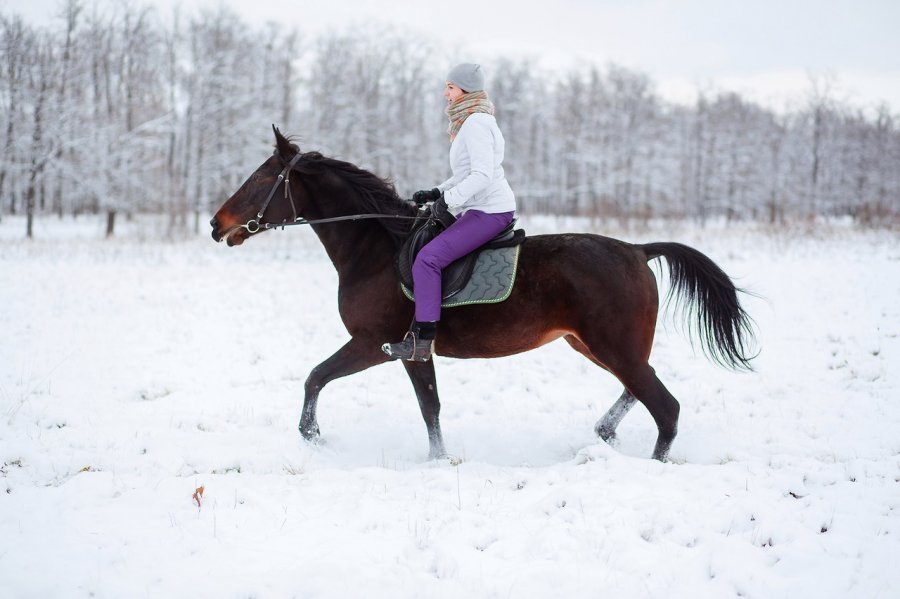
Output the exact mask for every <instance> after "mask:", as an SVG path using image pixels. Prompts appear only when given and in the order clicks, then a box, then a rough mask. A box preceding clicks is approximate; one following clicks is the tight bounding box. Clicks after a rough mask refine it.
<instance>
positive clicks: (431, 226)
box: [395, 217, 525, 299]
mask: <svg viewBox="0 0 900 599" xmlns="http://www.w3.org/2000/svg"><path fill="white" fill-rule="evenodd" d="M515 226H516V220H513V221H512V222H511V223H509V225H507V227H506V228H505V229H503V230H502V231H500V233H498V234H497V235H496V236H495V237H494V238H493V239H491V240H490V241H489V242H487V243H486V244H484V245H483V246H481V247H480V248H478V249H476V250H475V251H473V252H471V253H470V254H467V255H465V256H463V257H462V258H460V259H458V260H456V261H455V262H452V263H450V265H449V266H447V268H445V269H444V270H443V271H441V299H447V298H449V297H452V296H454V295H456V294H457V293H459V292H460V290H462V289H463V288H464V287H465V286H466V284H467V283H468V282H469V279H470V278H471V277H472V273H473V272H474V270H475V263H476V262H477V261H478V256H479V255H480V254H481V253H482V252H483V251H485V250H491V249H501V248H510V247H515V246H517V245H519V244H521V243H522V242H523V241H525V231H524V230H522V229H516V228H515ZM444 228H445V227H444V225H443V224H442V223H441V222H440V221H439V220H438V219H436V218H433V217H430V218H428V220H427V221H426V222H425V223H424V224H422V225H420V226H419V227H418V228H416V229H414V230H413V232H412V233H411V234H410V236H409V238H407V240H406V241H405V242H403V246H402V247H401V248H400V251H399V253H398V254H397V259H396V262H395V264H396V267H397V274H398V276H399V277H400V283H401V284H402V285H403V286H404V287H405V288H407V289H412V288H413V278H412V265H413V262H414V261H415V259H416V255H417V254H418V253H419V250H421V249H422V248H423V247H424V246H425V245H426V244H427V243H428V242H429V241H431V240H432V239H434V238H435V237H437V235H438V234H439V233H440V232H441V231H443V230H444Z"/></svg>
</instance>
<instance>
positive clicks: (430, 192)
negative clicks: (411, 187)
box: [412, 187, 444, 206]
mask: <svg viewBox="0 0 900 599" xmlns="http://www.w3.org/2000/svg"><path fill="white" fill-rule="evenodd" d="M442 195H444V194H443V193H442V192H441V190H440V189H438V188H437V187H435V188H434V189H422V190H419V191H417V192H416V193H414V194H413V196H412V201H413V202H415V203H416V205H418V206H421V205H422V204H427V203H428V202H433V201H435V200H437V199H438V198H440V197H441V196H442Z"/></svg>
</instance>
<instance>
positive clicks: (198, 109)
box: [0, 0, 900, 236]
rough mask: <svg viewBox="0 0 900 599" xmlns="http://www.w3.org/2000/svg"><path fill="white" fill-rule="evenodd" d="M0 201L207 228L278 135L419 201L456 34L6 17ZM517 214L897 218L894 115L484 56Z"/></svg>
mask: <svg viewBox="0 0 900 599" xmlns="http://www.w3.org/2000/svg"><path fill="white" fill-rule="evenodd" d="M0 47H2V52H0V56H2V57H0V135H2V138H0V144H2V161H0V218H2V217H3V216H4V215H12V214H25V215H27V217H28V218H27V219H26V222H27V225H26V226H27V234H28V235H29V236H30V235H31V234H32V225H33V218H34V217H35V215H40V214H56V215H59V216H60V217H63V216H65V215H76V216H78V215H82V214H89V215H100V216H101V217H102V218H104V219H105V221H106V231H107V234H108V235H112V234H113V233H114V231H115V227H116V222H117V218H120V217H121V216H122V215H126V216H128V215H132V214H138V213H156V214H165V215H167V217H168V222H169V228H170V230H171V231H172V232H173V233H176V232H179V231H190V230H196V229H199V228H200V223H201V222H202V221H204V220H205V219H206V218H208V214H209V213H210V212H211V211H212V210H214V209H215V208H216V207H217V206H218V205H219V204H220V203H221V202H222V201H223V200H224V199H226V198H227V197H228V196H229V195H230V194H231V193H232V192H233V191H234V190H236V189H237V187H238V186H239V185H240V183H241V182H242V180H243V179H244V178H245V177H246V176H247V175H248V174H249V173H250V172H251V171H252V170H253V169H255V167H256V166H257V165H258V164H259V163H260V162H262V160H264V159H265V157H266V156H267V154H268V152H269V151H271V144H272V135H271V130H270V124H272V123H275V124H277V125H279V127H280V128H281V129H282V131H284V132H286V133H291V134H295V135H296V136H297V141H298V143H299V144H300V145H301V148H303V149H305V150H312V149H316V150H319V151H322V152H323V153H325V154H328V155H331V156H335V157H339V158H342V159H345V160H349V161H351V162H354V163H356V164H359V165H360V166H362V167H364V168H367V169H369V170H372V171H373V172H375V173H377V174H379V175H381V176H384V177H389V178H391V179H393V180H394V182H395V184H396V186H397V189H398V191H399V193H400V194H401V195H403V196H406V197H408V196H409V194H411V192H412V191H413V190H415V189H419V188H428V187H431V186H433V185H435V184H436V183H437V182H439V181H441V180H443V179H444V178H446V176H447V175H448V168H449V167H448V163H447V153H446V152H447V143H448V138H447V134H446V117H445V116H444V114H443V106H444V101H443V98H442V97H441V90H442V87H443V76H444V73H445V71H446V69H447V68H448V67H449V66H451V65H452V64H453V63H454V62H455V59H454V56H453V54H452V53H450V52H448V50H447V49H446V48H441V47H438V46H435V45H434V44H433V43H431V42H429V41H427V40H425V39H422V38H417V37H416V36H415V35H410V34H409V32H403V31H398V30H396V29H390V28H379V29H378V30H375V31H373V30H372V28H366V30H365V31H363V30H361V29H349V30H346V31H343V32H331V33H327V34H322V35H319V36H316V37H309V36H305V35H303V34H302V33H301V32H299V31H297V30H291V29H285V28H284V27H283V26H281V25H276V24H270V25H265V26H251V25H249V24H248V23H246V22H244V21H242V20H241V18H240V17H239V16H237V15H236V14H235V13H234V12H232V11H231V10H230V9H228V8H227V7H225V6H223V5H220V6H219V7H218V8H216V9H212V10H205V11H201V12H199V13H197V14H196V15H188V16H186V15H183V14H180V13H179V12H178V11H177V9H176V10H175V11H174V12H172V13H171V14H165V15H164V14H160V13H159V12H157V11H156V10H155V9H154V8H153V7H152V6H151V5H149V4H147V5H143V6H141V5H137V4H131V3H126V4H123V5H112V6H108V7H107V8H106V9H101V8H99V7H98V6H97V4H96V3H93V4H88V3H87V2H85V1H84V0H64V1H63V2H62V3H61V4H60V7H59V15H58V18H57V19H56V21H55V23H54V25H52V26H47V27H35V26H31V25H29V24H26V23H25V22H24V21H23V20H22V19H21V18H20V17H19V16H16V15H14V14H12V15H0ZM483 62H484V64H485V68H486V71H487V74H488V92H489V94H490V95H491V98H492V100H493V101H494V103H495V105H496V108H497V119H498V122H499V123H500V126H501V128H502V130H503V132H504V135H505V137H506V140H507V153H506V161H505V163H504V165H505V167H506V170H507V176H508V178H509V180H510V182H511V184H512V186H513V189H514V190H515V192H516V196H517V198H518V201H519V205H520V209H521V211H523V212H525V213H549V214H572V215H587V216H595V217H599V218H617V219H651V218H678V219H692V220H697V221H700V222H705V221H707V220H709V219H729V220H756V221H762V222H769V223H774V224H783V223H790V222H797V221H804V222H808V221H814V220H815V219H818V218H823V217H849V218H852V219H853V220H855V221H856V222H859V223H861V224H863V225H871V226H879V225H885V224H896V223H897V221H898V217H900V130H898V115H897V114H894V113H892V112H891V110H890V109H889V108H888V106H887V105H886V104H883V105H881V106H879V107H877V108H875V109H864V108H861V107H858V106H854V105H852V104H850V103H848V102H846V101H842V100H839V99H838V98H837V97H836V94H835V92H834V90H833V89H832V88H831V87H829V85H828V81H827V80H824V79H819V80H818V81H812V82H811V84H810V89H809V92H808V94H807V95H806V96H805V97H804V98H801V99H799V104H798V107H797V108H795V109H793V110H791V111H785V112H775V111H772V110H769V109H766V108H763V107H762V106H760V105H758V104H756V103H754V102H752V101H749V100H747V99H745V98H743V97H741V96H740V95H738V94H735V93H729V92H707V93H700V94H699V98H698V100H697V101H696V103H694V104H693V105H689V106H686V105H681V104H676V103H672V102H668V101H666V100H664V99H662V98H661V97H660V96H659V95H658V94H657V93H656V92H655V90H654V86H653V81H652V80H651V79H650V78H649V77H648V76H646V75H645V74H642V73H640V72H636V71H634V70H629V69H626V68H622V67H619V66H615V65H604V66H599V65H587V66H581V67H572V68H571V69H569V70H567V71H565V72H563V73H562V74H557V75H554V76H549V75H548V74H547V73H546V72H543V71H542V70H541V69H540V68H538V67H537V66H535V64H533V62H531V61H529V60H527V59H515V58H510V57H499V58H492V59H490V60H485V61H483Z"/></svg>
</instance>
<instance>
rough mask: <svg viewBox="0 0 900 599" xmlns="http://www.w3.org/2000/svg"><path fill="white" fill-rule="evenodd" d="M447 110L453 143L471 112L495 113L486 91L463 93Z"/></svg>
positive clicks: (448, 130) (449, 130)
mask: <svg viewBox="0 0 900 599" xmlns="http://www.w3.org/2000/svg"><path fill="white" fill-rule="evenodd" d="M445 112H446V113H447V117H448V118H449V119H450V126H449V127H447V133H449V134H450V143H453V140H454V139H456V134H457V133H459V129H460V127H462V126H463V123H464V122H466V119H467V118H469V115H470V114H475V113H476V112H484V113H486V114H494V105H493V104H492V103H491V101H490V100H488V97H487V93H486V92H483V91H480V92H470V93H468V94H463V95H461V96H460V97H459V99H457V100H456V102H454V103H453V104H451V105H450V106H448V107H447V110H446V111H445Z"/></svg>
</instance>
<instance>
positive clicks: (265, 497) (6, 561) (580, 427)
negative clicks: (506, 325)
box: [0, 217, 900, 599]
mask: <svg viewBox="0 0 900 599" xmlns="http://www.w3.org/2000/svg"><path fill="white" fill-rule="evenodd" d="M521 224H522V225H523V226H524V227H525V228H526V229H527V230H529V231H530V232H532V233H536V232H546V231H549V230H553V229H556V228H560V229H566V230H576V229H579V230H585V229H586V228H587V227H588V224H587V223H584V222H567V223H560V222H556V221H552V220H548V219H529V218H527V217H526V218H524V219H522V220H521ZM159 229H160V227H159V226H158V225H156V224H154V223H152V222H148V221H141V222H138V223H127V222H123V223H122V224H121V231H120V236H119V237H118V238H117V239H115V240H112V241H103V240H100V237H101V233H102V231H101V230H100V225H99V224H98V223H97V222H95V221H87V220H84V221H80V222H79V223H77V224H73V223H70V222H64V223H59V222H56V221H53V220H47V221H41V222H39V223H38V228H37V232H36V234H37V236H38V238H37V239H36V240H35V241H32V242H25V241H24V240H23V239H22V237H23V232H24V223H23V222H22V221H21V220H18V219H14V218H6V219H4V220H3V221H2V223H0V330H2V343H0V465H2V466H0V595H2V596H3V597H35V598H38V597H39V598H42V599H44V598H49V597H165V598H169V597H260V598H264V597H390V598H397V597H448V598H450V597H452V598H459V597H498V598H506V597H565V598H576V597H628V598H634V597H684V598H692V599H696V598H705V597H738V596H740V597H756V598H773V597H791V598H792V599H793V598H797V597H816V598H817V599H818V598H823V597H860V598H867V599H874V598H879V597H881V598H888V597H898V596H900V568H898V564H900V561H898V559H900V558H898V556H900V372H898V371H900V337H898V335H900V302H898V298H900V243H898V237H897V235H896V234H893V235H891V234H888V233H865V232H858V231H854V230H852V229H850V228H848V227H838V226H835V227H831V228H829V229H828V230H826V231H821V232H819V233H817V234H815V235H804V236H801V237H792V236H790V235H788V234H785V233H779V234H766V233H761V232H756V231H754V230H752V229H750V228H736V229H735V228H728V227H714V228H712V229H710V230H700V229H697V228H681V229H677V230H662V229H658V230H652V231H624V232H623V231H617V230H610V229H608V228H607V229H604V230H603V232H604V233H607V234H612V235H613V236H617V237H624V238H626V239H628V240H631V241H650V240H673V241H682V242H685V243H688V244H690V245H693V246H695V247H697V248H698V249H700V250H702V251H704V252H705V253H707V254H708V255H709V256H710V257H712V258H713V259H714V260H715V261H716V262H717V263H718V264H720V265H721V266H722V267H723V268H724V269H725V270H726V272H728V273H729V274H731V275H732V276H733V277H735V279H736V280H737V283H738V284H739V285H740V286H746V287H748V288H750V289H752V290H753V291H755V292H757V293H759V294H761V295H762V296H764V298H765V299H754V298H746V300H745V303H746V306H747V308H748V310H749V311H750V312H751V314H752V315H753V317H754V318H755V319H756V321H757V323H758V325H759V329H760V340H761V346H762V354H761V355H760V357H759V358H758V359H757V360H756V366H757V372H755V373H752V374H736V373H733V372H729V371H725V370H722V369H720V368H718V367H716V366H714V365H712V364H711V363H710V362H708V361H707V360H706V359H705V358H704V357H703V356H702V354H700V353H699V350H698V351H697V352H696V353H695V352H694V351H693V350H692V348H691V345H690V342H689V341H688V340H687V339H686V338H685V337H684V336H683V335H682V334H681V333H680V332H679V330H678V323H679V320H678V319H677V318H674V315H673V314H672V313H671V312H670V311H666V310H664V311H662V314H664V315H665V317H661V319H660V326H659V331H658V337H657V342H656V345H655V349H654V354H653V356H652V364H653V365H654V367H655V368H656V369H657V372H658V373H659V376H660V379H661V380H662V381H664V382H665V384H666V385H667V386H668V388H669V389H670V390H671V391H672V393H673V394H674V395H675V397H677V398H678V399H679V400H680V401H681V405H682V412H681V425H680V434H679V436H678V438H677V439H676V441H675V444H674V446H673V448H672V453H671V461H672V462H671V463H668V464H660V463H657V462H654V461H651V460H649V459H648V456H649V455H650V452H651V450H652V446H653V442H654V440H655V435H656V429H655V426H654V425H653V423H652V420H651V419H650V417H649V415H648V414H647V412H646V410H644V408H643V407H641V406H637V407H636V408H635V409H634V410H633V411H632V413H631V414H630V415H629V416H628V417H627V418H626V419H625V421H624V422H623V424H622V426H621V427H620V429H619V432H620V444H619V445H618V446H617V447H616V448H611V447H609V446H607V445H606V444H604V443H602V442H600V441H598V440H597V439H596V438H595V437H594V434H593V430H592V427H593V424H594V422H595V421H596V420H597V419H598V418H599V417H600V416H601V415H602V413H603V412H604V411H605V410H606V409H607V408H608V407H609V406H610V405H611V404H612V402H613V401H614V400H615V399H616V397H617V396H618V394H619V392H620V386H619V385H618V383H617V382H616V381H615V380H614V379H613V378H612V377H610V376H609V375H608V374H606V373H604V372H603V371H601V370H599V369H598V368H596V367H594V366H593V365H591V364H590V363H589V362H588V361H587V360H585V359H584V358H583V357H581V356H580V355H578V354H576V353H575V352H573V351H572V350H571V349H570V348H569V347H568V345H566V344H565V343H563V342H557V343H554V344H551V345H549V346H547V347H544V348H541V349H539V350H536V351H533V352H531V353H528V354H523V355H521V356H516V357H512V358H507V359H500V360H492V361H452V360H447V359H442V358H437V360H436V362H437V370H438V378H439V384H440V391H441V398H442V402H443V410H442V416H443V429H444V435H445V439H446V442H447V445H448V450H449V451H450V452H451V453H453V454H454V455H456V456H458V457H459V458H460V459H461V462H459V463H456V461H455V460H454V461H452V462H451V461H449V460H448V461H441V462H429V461H427V460H426V456H427V451H428V444H427V439H426V435H425V426H424V424H423V423H422V421H421V416H420V415H419V411H418V407H417V404H416V401H415V398H414V396H413V393H412V388H411V385H410V384H409V382H408V380H407V379H406V377H405V374H404V372H403V369H402V367H401V366H400V365H398V364H387V365H384V366H381V367H378V368H375V369H373V370H371V371H367V372H364V373H361V374H359V375H356V376H353V377H350V378H347V379H342V380H339V381H336V382H334V383H332V384H331V385H329V386H328V387H326V389H325V390H324V391H323V393H322V401H321V404H320V409H319V422H320V424H321V427H322V433H323V442H322V444H320V445H317V446H311V445H308V444H306V443H304V442H302V441H301V439H300V437H299V435H298V433H297V428H296V427H297V421H298V418H299V412H300V406H301V402H302V393H303V381H304V379H305V378H306V375H307V374H308V372H309V370H310V369H311V368H312V367H313V366H315V365H316V364H317V363H318V362H319V361H321V360H322V359H324V358H325V357H327V356H328V355H329V354H330V353H331V352H332V351H334V350H335V349H337V348H338V347H339V346H340V345H341V344H342V343H343V342H344V341H345V339H346V333H345V332H344V330H343V327H342V325H341V323H340V321H339V319H338V315H337V309H336V290H337V287H336V276H335V274H334V272H333V270H332V267H331V265H330V263H329V262H328V260H327V258H326V256H325V254H324V252H323V251H322V250H321V248H320V246H319V245H318V243H317V241H316V239H315V237H314V236H313V234H312V232H311V231H308V230H298V229H295V230H293V231H289V232H280V231H279V232H274V233H269V234H267V235H265V236H264V237H260V238H258V239H254V240H252V241H251V242H250V243H247V244H245V245H244V246H242V247H240V248H231V249H229V248H226V247H225V246H224V245H216V244H214V243H213V242H212V241H211V240H210V239H209V237H208V236H207V235H206V234H205V233H204V235H203V236H198V237H197V238H195V239H191V240H188V241H178V242H166V241H158V240H156V236H157V233H158V230H159ZM200 486H203V487H204V493H203V495H202V502H201V505H200V506H199V507H198V505H197V503H196V502H195V501H194V500H193V499H192V495H193V494H194V492H195V490H196V489H197V488H198V487H200Z"/></svg>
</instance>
